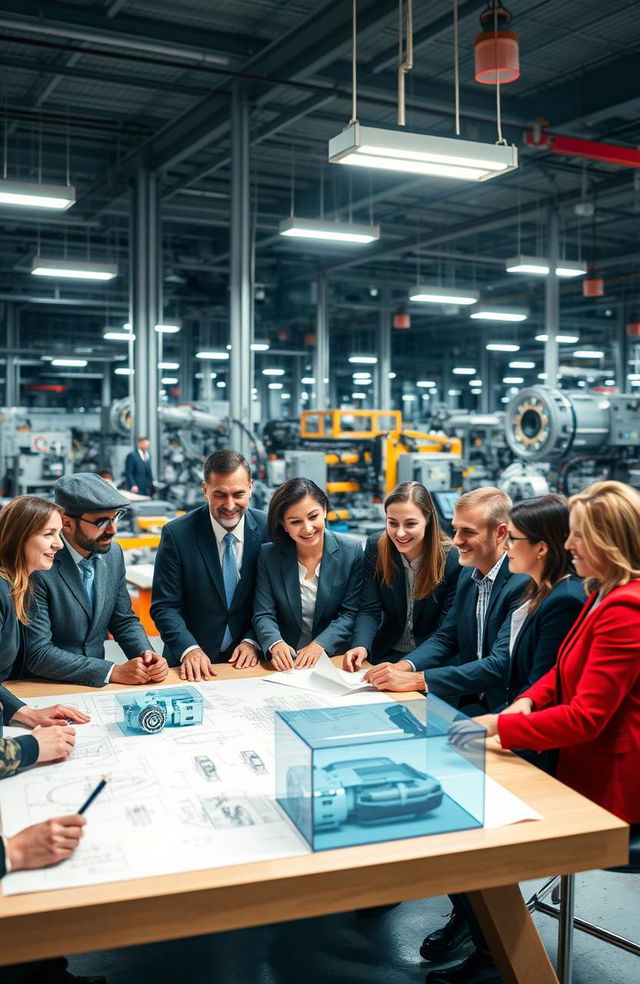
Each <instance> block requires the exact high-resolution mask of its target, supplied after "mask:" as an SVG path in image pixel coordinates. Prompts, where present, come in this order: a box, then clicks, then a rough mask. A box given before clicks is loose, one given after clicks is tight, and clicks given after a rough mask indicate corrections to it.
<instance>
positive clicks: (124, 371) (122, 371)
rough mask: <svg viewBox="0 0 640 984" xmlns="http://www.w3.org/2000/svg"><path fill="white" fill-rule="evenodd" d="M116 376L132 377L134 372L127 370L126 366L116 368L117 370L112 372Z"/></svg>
mask: <svg viewBox="0 0 640 984" xmlns="http://www.w3.org/2000/svg"><path fill="white" fill-rule="evenodd" d="M113 371H114V372H115V374H116V376H133V373H134V370H133V369H128V368H127V366H118V368H117V369H114V370H113Z"/></svg>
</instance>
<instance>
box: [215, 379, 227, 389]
mask: <svg viewBox="0 0 640 984" xmlns="http://www.w3.org/2000/svg"><path fill="white" fill-rule="evenodd" d="M226 385H227V384H226V383H225V381H224V379H219V380H218V382H217V383H216V386H217V387H218V389H224V388H225V387H226Z"/></svg>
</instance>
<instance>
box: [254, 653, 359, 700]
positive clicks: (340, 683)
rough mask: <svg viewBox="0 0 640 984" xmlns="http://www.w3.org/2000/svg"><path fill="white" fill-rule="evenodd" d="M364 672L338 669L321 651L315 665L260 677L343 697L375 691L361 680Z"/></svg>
mask: <svg viewBox="0 0 640 984" xmlns="http://www.w3.org/2000/svg"><path fill="white" fill-rule="evenodd" d="M366 672H367V671H366V670H358V671H357V672H355V673H349V672H348V671H347V670H340V669H338V667H337V666H334V665H333V663H332V662H331V660H330V659H329V657H328V656H327V654H326V653H324V652H323V653H322V655H321V656H320V659H319V660H318V662H317V663H316V665H315V666H312V667H311V668H310V669H303V670H296V669H293V670H280V671H279V672H277V673H271V674H270V675H269V676H268V677H263V678H262V679H263V680H264V681H265V682H266V683H278V684H280V685H281V686H283V687H295V689H297V690H310V691H311V692H312V693H316V694H324V695H326V696H331V697H344V696H346V695H347V694H354V693H359V692H362V691H368V692H369V693H372V694H373V693H377V691H376V688H375V687H372V686H371V684H370V683H365V681H364V680H363V677H364V675H365V673H366Z"/></svg>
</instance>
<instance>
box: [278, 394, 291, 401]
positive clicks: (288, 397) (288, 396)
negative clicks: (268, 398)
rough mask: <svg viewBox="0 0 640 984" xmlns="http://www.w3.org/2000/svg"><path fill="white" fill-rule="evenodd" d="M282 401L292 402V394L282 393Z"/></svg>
mask: <svg viewBox="0 0 640 984" xmlns="http://www.w3.org/2000/svg"><path fill="white" fill-rule="evenodd" d="M280 399H281V400H290V399H291V393H281V394H280Z"/></svg>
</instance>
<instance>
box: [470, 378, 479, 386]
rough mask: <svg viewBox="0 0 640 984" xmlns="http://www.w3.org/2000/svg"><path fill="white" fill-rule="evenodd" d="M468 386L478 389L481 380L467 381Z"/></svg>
mask: <svg viewBox="0 0 640 984" xmlns="http://www.w3.org/2000/svg"><path fill="white" fill-rule="evenodd" d="M469 386H473V387H474V388H476V387H479V386H482V380H481V379H470V380H469Z"/></svg>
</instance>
